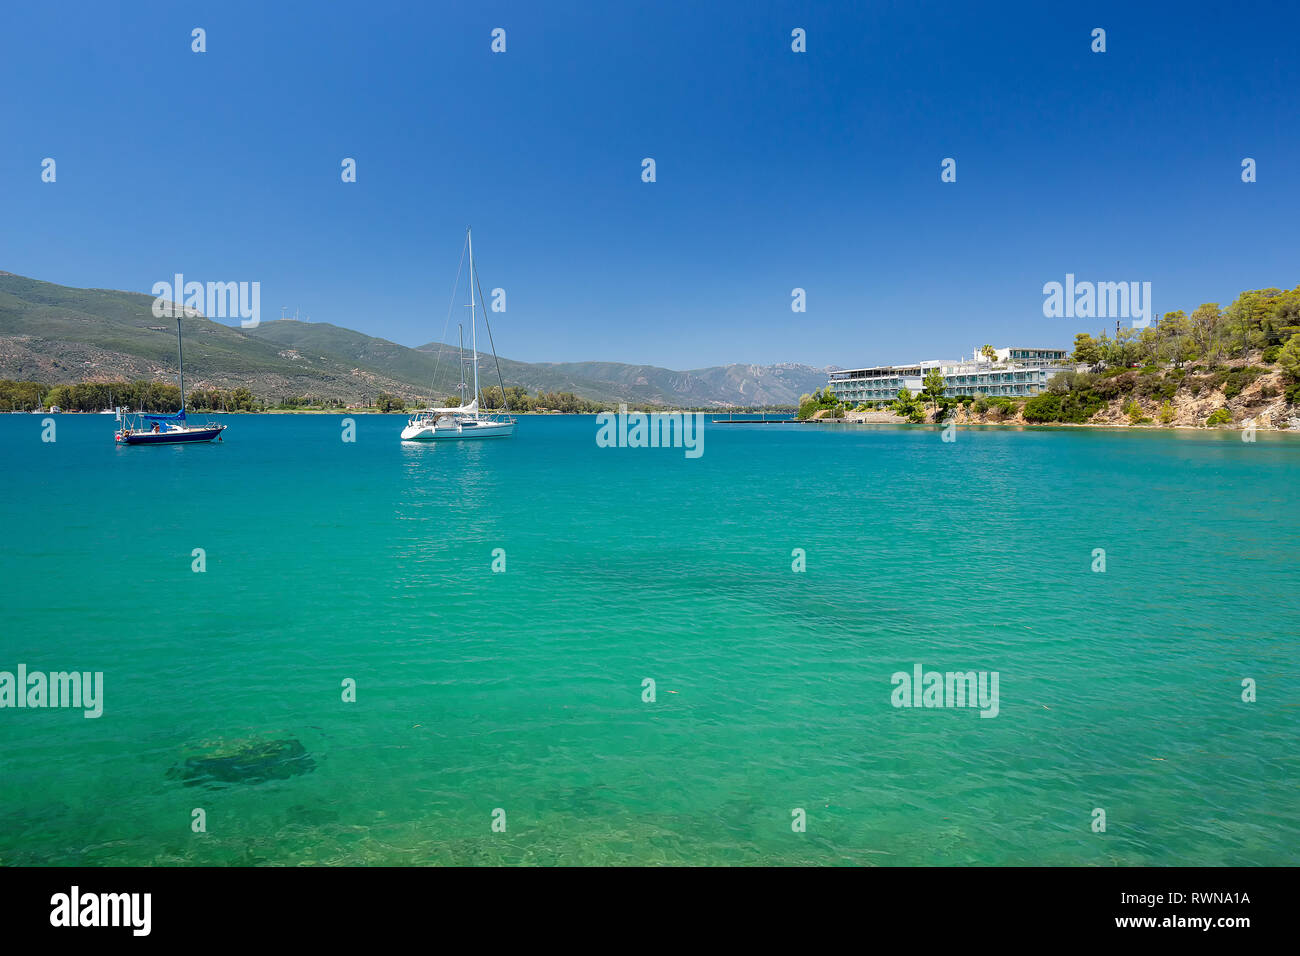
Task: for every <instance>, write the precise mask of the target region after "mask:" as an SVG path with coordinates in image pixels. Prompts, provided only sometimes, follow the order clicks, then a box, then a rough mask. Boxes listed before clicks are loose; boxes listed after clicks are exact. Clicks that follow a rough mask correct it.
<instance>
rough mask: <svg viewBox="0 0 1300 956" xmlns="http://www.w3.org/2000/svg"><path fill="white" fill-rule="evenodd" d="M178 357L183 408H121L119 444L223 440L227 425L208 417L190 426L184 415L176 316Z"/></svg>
mask: <svg viewBox="0 0 1300 956" xmlns="http://www.w3.org/2000/svg"><path fill="white" fill-rule="evenodd" d="M176 361H177V365H178V366H179V368H180V378H181V410H180V411H179V412H177V413H176V414H175V415H149V414H146V413H145V412H143V411H139V412H136V413H135V414H131V413H130V412H129V410H127V409H125V408H123V409H121V410H120V415H119V419H118V420H119V421H121V422H122V427H121V428H120V429H118V430H117V432H115V433H114V435H113V439H114V441H116V442H117V443H118V444H120V445H175V444H179V443H181V442H195V441H212V440H213V439H214V438H215V439H216V440H217V441H221V440H222V439H221V433H222V432H224V431H225V430H226V426H225V425H220V424H218V423H217V422H214V421H212V420H209V421H208V423H207V424H206V425H203V426H191V425H190V423H189V421H188V419H187V418H186V416H185V351H184V347H183V346H182V344H181V317H180V314H179V313H178V314H177V316H176Z"/></svg>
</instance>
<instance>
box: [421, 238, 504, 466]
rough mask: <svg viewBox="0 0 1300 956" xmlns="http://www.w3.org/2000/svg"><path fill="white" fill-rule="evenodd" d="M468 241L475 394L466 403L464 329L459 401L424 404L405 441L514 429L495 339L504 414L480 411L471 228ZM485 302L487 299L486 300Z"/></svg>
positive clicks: (496, 435)
mask: <svg viewBox="0 0 1300 956" xmlns="http://www.w3.org/2000/svg"><path fill="white" fill-rule="evenodd" d="M465 242H466V244H467V245H468V248H469V304H468V307H469V322H470V325H469V328H470V348H471V350H472V352H473V356H474V357H473V365H474V398H473V400H472V401H471V402H470V403H469V404H468V405H466V404H465V388H466V382H465V361H464V351H465V332H464V329H463V328H462V329H461V337H460V348H461V363H460V368H461V372H460V374H461V383H460V386H459V389H460V393H459V397H458V399H457V401H459V402H460V404H459V405H458V406H456V407H454V408H452V407H441V408H424V409H420V410H419V411H417V412H416V413H415V414H414V415H413V416H412V417H411V418H409V419H408V420H407V422H406V427H405V428H403V429H402V441H447V440H460V439H467V438H509V437H510V436H511V435H513V434H514V431H515V418H514V417H513V416H511V415H510V414H509V412H510V408H509V405H508V404H507V400H506V389H505V382H504V380H502V379H501V363H500V360H499V359H497V353H496V344H495V343H492V358H493V359H494V360H496V362H497V379H498V380H499V381H500V382H501V398H502V405H503V407H504V408H505V411H506V414H505V415H484V414H483V413H482V412H480V411H479V398H480V396H481V394H482V393H481V392H480V391H479V387H478V323H477V312H476V303H475V300H474V289H475V286H476V285H477V279H478V273H477V272H476V271H475V269H474V237H473V235H472V234H471V232H470V230H468V229H466V230H465ZM479 296H480V298H482V289H481V288H480V290H479ZM485 304H486V303H485ZM483 322H484V324H485V325H487V328H488V338H489V341H491V337H492V327H491V325H489V324H488V320H487V314H486V312H485V313H484V316H483Z"/></svg>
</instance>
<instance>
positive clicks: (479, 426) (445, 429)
mask: <svg viewBox="0 0 1300 956" xmlns="http://www.w3.org/2000/svg"><path fill="white" fill-rule="evenodd" d="M514 432H515V423H514V422H491V421H477V422H476V421H473V420H469V421H462V422H456V423H453V424H448V423H434V424H429V423H426V422H421V423H417V424H414V425H407V426H406V427H405V428H403V429H402V441H459V440H464V439H469V438H509V437H510V436H511V435H513V434H514Z"/></svg>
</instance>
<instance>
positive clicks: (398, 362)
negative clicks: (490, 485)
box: [0, 272, 826, 406]
mask: <svg viewBox="0 0 1300 956" xmlns="http://www.w3.org/2000/svg"><path fill="white" fill-rule="evenodd" d="M152 307H153V297H152V296H149V295H143V294H140V293H135V292H120V291H115V290H109V289H75V288H70V287H68V286H61V285H56V284H54V283H50V282H41V281H39V280H36V279H29V278H26V277H24V276H18V275H13V274H11V273H7V272H0V378H8V379H19V380H32V381H39V382H44V383H46V384H51V385H54V384H71V383H74V382H94V381H119V380H123V379H131V380H138V379H167V378H170V377H172V376H174V375H175V374H176V335H175V326H174V323H173V322H172V320H170V319H158V318H155V317H154V315H153V312H152ZM185 371H186V382H187V384H189V385H192V386H193V387H196V388H198V387H209V388H222V389H231V388H236V387H240V386H242V387H245V388H248V389H250V390H251V391H252V392H253V393H254V394H255V395H257V396H258V397H260V398H263V399H266V400H268V401H278V400H280V399H282V398H284V397H285V396H290V395H306V394H310V395H313V396H317V397H319V398H324V399H343V400H346V401H358V400H361V399H365V398H367V397H371V396H373V395H374V394H375V393H376V392H377V391H380V390H383V391H388V392H392V393H394V394H397V395H401V396H403V397H404V398H407V399H419V398H432V397H439V398H440V397H442V396H444V395H446V394H448V393H450V392H451V391H453V390H454V387H455V384H456V383H457V382H458V381H459V371H458V368H457V349H456V347H455V346H439V345H438V344H437V343H431V344H429V345H425V346H421V347H419V348H414V349H413V348H408V347H406V346H404V345H398V344H397V343H395V342H389V341H388V340H386V339H380V338H375V337H373V336H369V335H365V334H363V333H361V332H356V331H354V330H352V329H346V328H342V327H340V326H336V325H330V324H328V323H322V322H311V323H308V322H296V321H293V320H287V319H285V320H276V321H271V322H263V323H262V324H261V325H260V326H259V327H258V328H256V329H241V328H238V327H232V326H228V325H223V324H221V323H218V322H213V321H210V320H209V319H206V318H202V317H197V318H187V319H185ZM501 373H502V376H503V377H504V379H505V383H506V385H507V386H518V387H522V388H524V389H526V390H528V391H529V392H531V393H536V392H573V393H574V394H576V395H578V396H580V397H582V398H587V399H591V400H593V401H601V402H612V401H628V402H638V403H653V404H661V405H674V406H683V405H685V406H707V405H718V406H724V405H733V404H734V405H778V404H794V403H795V402H797V401H798V398H799V396H800V394H802V393H804V392H811V391H813V390H815V389H817V388H820V387H821V386H822V385H824V384H825V382H826V370H825V369H817V368H812V367H809V366H804V365H777V366H750V365H728V366H719V367H714V368H706V369H696V370H692V371H686V372H680V371H674V370H672V369H664V368H657V367H654V366H645V365H625V364H621V363H617V362H569V363H529V362H520V361H517V360H514V359H509V358H504V357H503V358H502V359H501ZM479 376H480V380H481V382H482V384H483V385H484V386H487V385H495V384H496V369H495V366H494V365H493V363H492V357H491V355H490V354H488V355H486V356H485V355H480V366H479Z"/></svg>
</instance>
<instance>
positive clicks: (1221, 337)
mask: <svg viewBox="0 0 1300 956" xmlns="http://www.w3.org/2000/svg"><path fill="white" fill-rule="evenodd" d="M1071 357H1072V359H1073V361H1074V362H1075V363H1077V364H1078V365H1079V366H1084V370H1082V371H1075V370H1069V371H1063V372H1059V373H1057V374H1056V375H1055V376H1053V377H1052V379H1051V380H1050V381H1049V382H1048V385H1047V390H1046V391H1045V392H1044V393H1042V394H1040V395H1036V396H1033V397H1030V398H1027V399H1023V400H1015V399H1009V400H1006V401H1010V402H1014V403H1015V404H1016V406H1017V407H1016V409H1015V411H1014V412H1012V414H1013V415H1014V416H1015V417H1018V418H1019V419H1022V420H1024V421H1025V422H1030V423H1053V422H1060V423H1068V424H1083V423H1085V422H1096V423H1102V424H1120V423H1124V422H1127V423H1128V424H1130V425H1146V424H1155V423H1158V424H1160V425H1166V426H1168V425H1175V424H1183V425H1204V426H1208V427H1214V426H1218V425H1227V424H1232V423H1234V422H1239V421H1245V420H1248V419H1249V420H1254V419H1255V418H1256V417H1257V416H1259V415H1261V414H1263V413H1266V412H1268V413H1270V414H1271V413H1277V414H1278V415H1279V416H1280V415H1281V413H1282V412H1283V411H1285V409H1286V408H1287V407H1288V406H1295V405H1297V404H1300V287H1297V288H1295V289H1292V290H1290V291H1283V290H1281V289H1275V288H1274V289H1261V290H1255V291H1250V292H1243V293H1241V295H1239V296H1238V297H1237V298H1236V299H1235V300H1234V301H1233V302H1232V303H1231V304H1230V305H1229V306H1228V307H1227V308H1220V307H1219V305H1218V303H1213V302H1210V303H1205V304H1203V305H1201V306H1199V307H1198V308H1197V309H1195V310H1194V311H1193V312H1192V314H1191V315H1190V316H1189V315H1187V314H1186V313H1185V312H1183V311H1182V310H1179V311H1177V312H1168V313H1166V314H1165V316H1164V318H1163V319H1162V320H1161V321H1160V322H1159V323H1157V324H1156V325H1153V326H1150V327H1148V328H1145V329H1120V330H1119V331H1118V333H1117V334H1116V335H1115V336H1114V337H1113V338H1112V337H1110V336H1108V335H1106V334H1105V333H1103V334H1102V335H1100V336H1099V337H1097V338H1093V336H1091V335H1090V334H1088V333H1079V334H1078V335H1076V336H1075V340H1074V352H1073V354H1072V356H1071ZM984 402H985V400H979V401H976V402H975V403H974V404H973V405H972V411H973V412H975V413H980V412H983V411H984V409H985V405H984Z"/></svg>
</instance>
